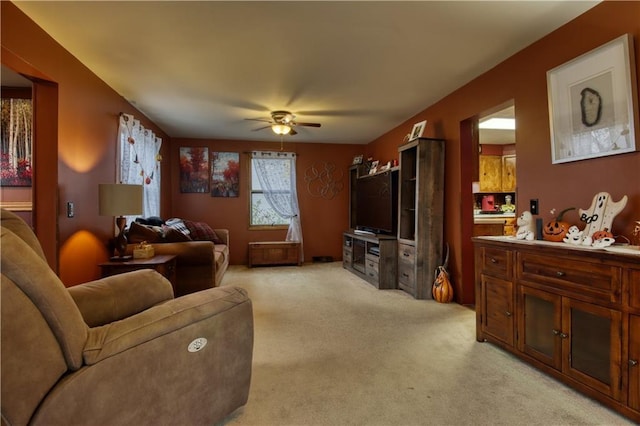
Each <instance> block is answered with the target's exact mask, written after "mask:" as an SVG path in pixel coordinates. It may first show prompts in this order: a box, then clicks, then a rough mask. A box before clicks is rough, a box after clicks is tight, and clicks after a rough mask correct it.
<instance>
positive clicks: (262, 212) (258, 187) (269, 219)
mask: <svg viewBox="0 0 640 426" xmlns="http://www.w3.org/2000/svg"><path fill="white" fill-rule="evenodd" d="M261 154H266V153H261ZM256 162H260V163H261V164H258V165H257V164H256ZM258 170H262V171H263V174H265V177H264V178H263V179H261V177H260V176H258V173H259V172H258ZM267 175H268V177H267ZM266 179H268V181H269V182H268V183H267V182H266V181H265V180H266ZM261 180H262V181H263V182H264V186H265V187H270V190H271V191H270V193H271V197H272V200H274V202H278V203H280V204H290V200H291V160H290V158H283V157H276V158H268V157H267V158H264V157H263V156H261V158H257V157H252V158H251V219H250V225H251V226H280V227H284V226H287V227H288V226H289V222H290V216H288V215H282V214H280V213H278V212H277V211H276V209H275V208H274V207H272V205H271V203H270V202H269V200H268V199H267V194H265V189H264V188H263V183H261ZM287 210H288V209H287ZM281 212H282V210H281Z"/></svg>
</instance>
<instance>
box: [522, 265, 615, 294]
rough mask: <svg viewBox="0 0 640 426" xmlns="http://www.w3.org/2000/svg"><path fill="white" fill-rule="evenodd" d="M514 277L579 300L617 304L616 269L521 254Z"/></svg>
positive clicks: (609, 266)
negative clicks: (593, 298)
mask: <svg viewBox="0 0 640 426" xmlns="http://www.w3.org/2000/svg"><path fill="white" fill-rule="evenodd" d="M517 274H518V279H521V280H527V281H532V282H539V283H542V284H546V285H552V286H553V287H556V288H558V289H562V290H565V291H566V292H570V293H572V294H570V295H573V296H575V297H578V298H581V296H590V297H596V298H599V299H605V300H608V301H610V302H620V283H621V270H620V268H619V267H617V266H611V265H604V264H601V263H594V262H587V261H582V260H577V259H570V258H559V257H555V256H544V255H536V254H531V253H521V258H520V261H519V262H518V270H517Z"/></svg>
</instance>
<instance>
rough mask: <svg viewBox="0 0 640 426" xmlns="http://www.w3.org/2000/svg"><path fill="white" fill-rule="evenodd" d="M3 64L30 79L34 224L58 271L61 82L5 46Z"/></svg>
mask: <svg viewBox="0 0 640 426" xmlns="http://www.w3.org/2000/svg"><path fill="white" fill-rule="evenodd" d="M1 57H2V67H3V77H4V69H5V68H6V69H7V70H10V71H11V72H12V73H15V74H18V75H19V76H22V77H23V78H25V79H27V80H29V81H30V82H31V85H32V103H33V124H32V128H33V135H34V138H33V151H32V156H33V165H32V171H33V174H32V189H31V199H32V210H31V218H32V227H33V229H34V232H35V234H36V236H37V237H38V241H39V242H40V245H41V246H42V250H43V252H44V255H45V257H46V259H47V263H48V264H49V266H50V267H51V269H53V271H55V272H56V273H57V272H58V84H57V83H55V82H53V81H51V80H50V79H49V78H48V77H46V76H45V75H44V74H42V73H41V72H40V71H38V70H36V69H35V68H34V67H33V65H31V64H30V63H28V62H26V61H25V60H23V59H22V58H20V57H19V56H17V55H16V54H15V53H13V52H12V51H10V50H8V49H6V48H5V47H4V46H3V47H2V55H1Z"/></svg>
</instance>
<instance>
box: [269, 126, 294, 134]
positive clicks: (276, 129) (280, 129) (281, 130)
mask: <svg viewBox="0 0 640 426" xmlns="http://www.w3.org/2000/svg"><path fill="white" fill-rule="evenodd" d="M271 130H273V133H275V134H276V135H288V134H289V132H291V126H287V125H286V124H274V125H272V126H271Z"/></svg>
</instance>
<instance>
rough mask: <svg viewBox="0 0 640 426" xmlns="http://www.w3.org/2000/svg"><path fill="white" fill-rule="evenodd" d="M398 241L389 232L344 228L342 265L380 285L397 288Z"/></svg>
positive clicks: (379, 286) (381, 287)
mask: <svg viewBox="0 0 640 426" xmlns="http://www.w3.org/2000/svg"><path fill="white" fill-rule="evenodd" d="M397 259H398V244H397V240H396V237H394V236H390V235H375V234H373V235H368V234H360V233H356V232H355V230H351V231H348V232H345V233H344V234H343V237H342V266H343V267H344V268H345V269H347V270H349V271H351V272H352V273H354V274H355V275H357V276H359V277H360V278H362V279H363V280H365V281H367V282H368V283H370V284H373V285H374V286H375V287H376V288H378V289H394V288H396V276H397V269H398V268H397V265H398V261H397Z"/></svg>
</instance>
